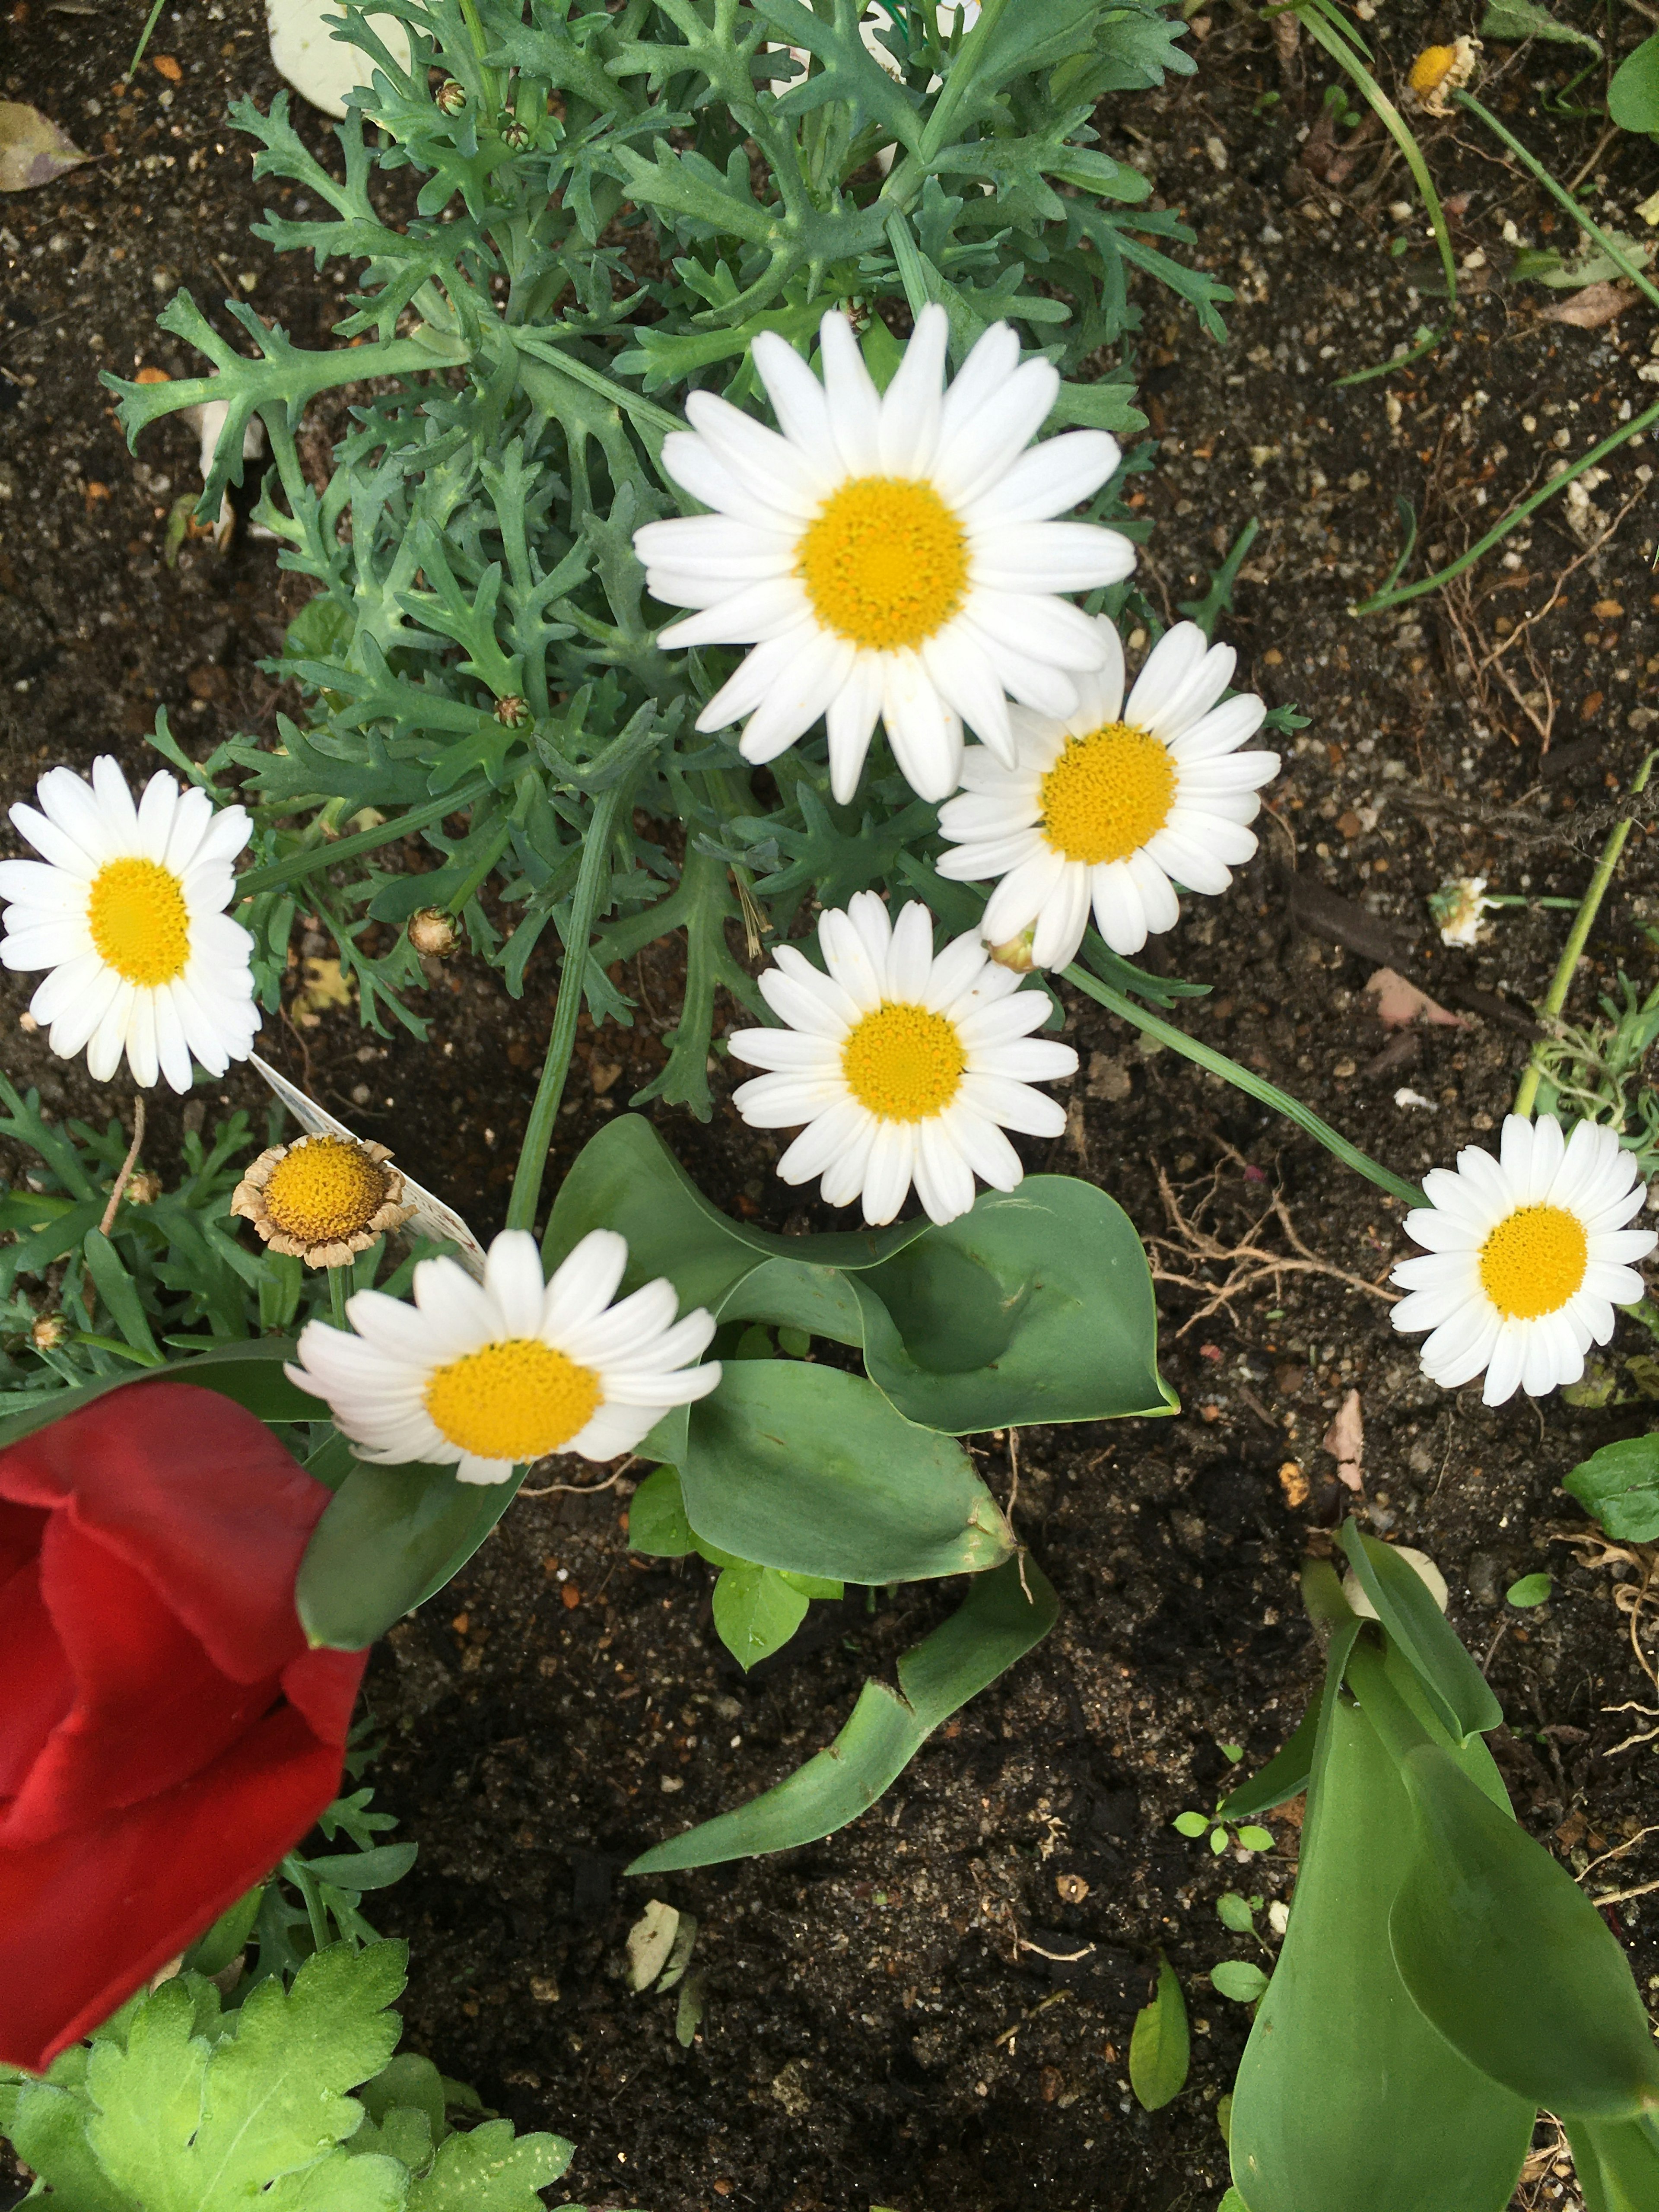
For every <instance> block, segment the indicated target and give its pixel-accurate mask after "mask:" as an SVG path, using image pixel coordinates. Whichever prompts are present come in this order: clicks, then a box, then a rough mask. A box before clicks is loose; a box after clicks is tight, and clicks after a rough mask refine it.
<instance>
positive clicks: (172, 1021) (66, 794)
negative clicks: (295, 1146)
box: [0, 754, 259, 1091]
mask: <svg viewBox="0 0 1659 2212" xmlns="http://www.w3.org/2000/svg"><path fill="white" fill-rule="evenodd" d="M36 796H37V797H38V798H39V799H40V806H41V810H42V811H40V812H36V811H35V810H34V809H33V807H29V806H21V805H19V806H14V807H13V808H12V810H11V818H12V821H13V823H15V826H16V827H17V828H18V829H20V830H21V832H22V834H23V835H24V836H26V837H27V838H28V839H29V840H30V842H32V843H33V845H34V847H35V848H36V850H37V851H38V852H40V853H41V854H43V855H44V860H43V861H39V862H37V861H33V860H24V861H9V862H7V863H5V864H4V865H3V866H0V899H4V900H6V901H7V902H9V903H8V904H7V907H6V914H5V928H6V934H5V938H4V940H3V942H0V963H3V964H4V965H5V966H6V967H8V968H12V969H26V970H27V969H40V968H45V969H48V970H49V971H50V972H49V973H48V974H47V975H46V979H45V981H43V982H42V983H41V984H40V987H39V988H38V989H37V990H36V992H35V994H34V997H33V1004H32V1011H33V1014H34V1018H35V1019H36V1020H37V1021H39V1022H41V1023H43V1024H46V1025H47V1027H48V1030H49V1038H48V1042H50V1044H51V1047H52V1050H53V1051H54V1052H55V1053H57V1054H59V1055H60V1057H62V1058H64V1059H69V1058H72V1057H73V1056H74V1055H75V1054H77V1053H79V1052H81V1051H83V1050H84V1051H85V1053H86V1054H87V1066H88V1072H89V1073H91V1075H92V1077H93V1079H94V1081H95V1082H100V1083H106V1082H108V1081H109V1080H110V1079H111V1078H112V1076H113V1075H114V1073H115V1071H116V1069H117V1068H118V1066H120V1063H121V1059H122V1056H123V1054H125V1057H126V1060H127V1063H128V1066H129V1068H130V1070H131V1074H132V1078H133V1080H134V1081H135V1082H136V1083H137V1084H138V1085H141V1086H144V1087H148V1086H149V1085H153V1084H155V1082H156V1081H158V1080H159V1079H162V1078H165V1079H166V1080H167V1083H168V1084H169V1085H170V1086H171V1087H172V1088H173V1090H174V1091H188V1090H189V1088H190V1086H191V1054H192V1053H193V1054H194V1055H195V1057H196V1058H197V1060H199V1061H200V1062H201V1063H202V1065H203V1066H204V1067H206V1068H207V1069H208V1070H209V1072H210V1073H213V1074H222V1073H223V1072H224V1070H225V1069H226V1067H228V1065H229V1063H230V1061H231V1060H243V1059H246V1056H247V1054H248V1053H249V1051H250V1050H251V1049H252V1042H253V1037H254V1035H255V1033H256V1031H257V1030H258V1025H259V1017H258V1009H257V1008H256V1007H255V1006H254V1003H253V986H252V975H251V973H250V970H249V964H248V963H249V957H250V954H251V951H252V939H250V937H249V936H248V934H247V932H246V930H245V929H243V928H242V927H240V925H239V924H238V923H236V922H234V921H231V920H230V918H229V916H228V915H227V914H226V913H225V912H224V911H223V909H224V908H225V907H226V906H228V903H229V902H230V900H231V899H232V897H233V896H234V891H235V880H234V876H233V875H232V872H231V869H230V865H229V864H230V860H231V859H232V858H233V857H234V854H236V853H238V852H239V851H240V849H241V848H242V846H243V845H244V844H245V843H246V841H247V836H248V827H249V825H248V817H247V815H246V811H245V810H244V809H243V808H241V807H240V806H234V807H227V808H225V809H224V810H223V811H222V813H219V814H216V813H215V811H214V809H213V805H212V802H211V801H210V799H209V798H208V797H207V795H206V793H204V792H201V791H197V790H195V789H191V790H188V791H184V792H181V791H180V790H179V786H178V784H177V782H176V781H174V779H173V777H172V776H171V775H167V774H165V773H158V774H156V775H153V776H152V777H151V778H150V780H149V783H148V784H147V785H146V786H145V787H144V792H143V799H142V801H141V803H140V804H139V805H136V806H135V805H134V804H133V799H132V794H131V792H130V791H129V790H128V788H127V785H126V781H125V777H124V776H123V775H122V773H121V770H120V768H119V767H118V764H117V763H116V762H115V761H114V760H113V759H112V757H110V756H109V755H107V754H100V756H99V757H98V758H97V759H96V760H95V761H94V763H93V772H92V781H91V783H90V784H89V785H88V783H86V782H84V781H82V778H81V777H79V776H78V775H74V774H73V773H72V772H71V771H70V769H65V768H57V769H50V770H48V772H47V773H46V775H44V776H42V777H41V779H40V783H39V785H38V787H37V789H36ZM210 973H211V974H213V975H216V977H217V981H216V985H215V987H214V988H213V989H212V990H211V991H210V992H204V987H203V985H204V978H205V977H206V975H209V974H210Z"/></svg>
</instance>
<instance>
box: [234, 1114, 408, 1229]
mask: <svg viewBox="0 0 1659 2212" xmlns="http://www.w3.org/2000/svg"><path fill="white" fill-rule="evenodd" d="M264 1203H265V1212H266V1215H267V1217H268V1218H270V1220H271V1221H273V1222H275V1223H276V1226H277V1228H278V1229H280V1230H281V1231H283V1234H284V1235H285V1236H289V1237H295V1238H297V1239H298V1240H299V1242H300V1243H302V1244H337V1243H343V1242H344V1241H345V1239H346V1238H348V1237H355V1236H356V1235H357V1233H358V1232H359V1231H361V1230H364V1229H367V1228H368V1225H369V1223H370V1222H371V1221H373V1219H374V1216H375V1215H376V1214H377V1213H378V1212H380V1208H381V1206H383V1205H384V1204H385V1203H386V1170H385V1169H384V1168H383V1167H381V1166H380V1164H378V1163H377V1162H376V1161H374V1160H372V1159H371V1158H369V1156H368V1153H367V1152H365V1151H364V1150H363V1148H362V1146H361V1145H354V1144H353V1143H352V1142H351V1141H350V1139H349V1138H346V1137H311V1138H307V1139H302V1140H301V1142H300V1143H299V1144H296V1145H294V1146H291V1147H290V1148H289V1151H288V1152H286V1153H285V1154H284V1155H283V1158H281V1159H280V1160H278V1161H277V1163H276V1166H275V1167H274V1168H273V1169H272V1170H271V1171H270V1181H269V1182H267V1183H266V1185H265V1189H264Z"/></svg>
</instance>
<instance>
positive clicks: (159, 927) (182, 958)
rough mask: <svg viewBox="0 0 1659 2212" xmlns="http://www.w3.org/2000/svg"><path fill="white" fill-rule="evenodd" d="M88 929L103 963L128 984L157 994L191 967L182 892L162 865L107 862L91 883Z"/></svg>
mask: <svg viewBox="0 0 1659 2212" xmlns="http://www.w3.org/2000/svg"><path fill="white" fill-rule="evenodd" d="M87 927H88V929H89V930H90V931H91V932H92V941H93V944H94V946H95V947H96V948H97V952H98V957H99V958H100V960H102V961H103V962H104V963H105V964H106V966H108V967H111V968H112V969H114V970H115V972H116V974H117V975H118V976H120V977H121V979H122V981H124V982H127V983H137V984H139V985H141V986H142V987H143V988H144V989H146V990H152V991H153V990H155V988H156V987H158V986H159V985H161V984H162V983H172V982H176V981H177V980H178V979H179V976H180V975H183V974H184V972H185V968H186V967H187V966H188V964H189V962H190V914H189V911H188V909H187V908H186V907H185V894H184V890H183V887H182V886H181V885H180V884H179V878H178V877H177V876H175V875H174V874H173V871H172V869H171V868H164V867H162V866H161V863H160V862H159V861H158V860H106V862H105V863H104V865H103V866H102V867H101V868H100V869H99V871H98V872H97V874H96V875H95V876H94V878H93V879H92V890H91V892H90V895H89V896H88V900H87Z"/></svg>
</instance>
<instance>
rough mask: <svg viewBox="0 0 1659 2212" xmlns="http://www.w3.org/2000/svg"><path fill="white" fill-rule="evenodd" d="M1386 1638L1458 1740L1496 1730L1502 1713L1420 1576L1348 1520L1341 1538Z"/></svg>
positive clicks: (1478, 1669) (1355, 1573)
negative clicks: (1484, 1731) (1413, 1669)
mask: <svg viewBox="0 0 1659 2212" xmlns="http://www.w3.org/2000/svg"><path fill="white" fill-rule="evenodd" d="M1339 1541H1340V1543H1341V1546H1342V1548H1343V1550H1344V1551H1345V1552H1346V1553H1347V1555H1348V1562H1349V1565H1351V1566H1352V1569H1353V1571H1354V1575H1355V1577H1356V1579H1357V1580H1358V1583H1359V1586H1360V1588H1361V1589H1363V1590H1364V1593H1365V1595H1366V1596H1367V1597H1368V1598H1370V1601H1371V1603H1372V1604H1373V1605H1374V1606H1375V1607H1376V1613H1377V1619H1378V1620H1380V1621H1381V1622H1382V1624H1383V1627H1384V1628H1385V1629H1386V1630H1387V1632H1388V1633H1389V1638H1390V1639H1391V1640H1392V1641H1393V1642H1394V1643H1395V1644H1398V1645H1399V1647H1400V1650H1401V1652H1402V1653H1403V1654H1404V1656H1406V1657H1407V1659H1408V1660H1409V1661H1410V1662H1411V1663H1412V1665H1413V1667H1414V1668H1416V1670H1417V1672H1418V1674H1419V1675H1420V1676H1421V1678H1422V1680H1423V1685H1424V1687H1425V1690H1426V1691H1427V1692H1428V1694H1429V1697H1430V1699H1431V1702H1432V1703H1433V1705H1434V1706H1435V1708H1436V1710H1437V1712H1438V1713H1439V1715H1440V1717H1441V1719H1442V1721H1443V1723H1444V1724H1445V1726H1446V1727H1447V1728H1448V1729H1450V1730H1451V1732H1452V1734H1453V1735H1454V1737H1455V1739H1457V1740H1458V1741H1462V1740H1464V1739H1466V1738H1468V1736H1471V1735H1475V1734H1476V1733H1477V1732H1479V1731H1481V1730H1484V1729H1493V1728H1497V1727H1498V1726H1499V1725H1500V1723H1502V1721H1503V1718H1504V1709H1503V1707H1502V1706H1501V1705H1499V1704H1498V1700H1497V1699H1496V1698H1495V1697H1494V1696H1493V1695H1492V1691H1491V1689H1490V1688H1489V1687H1488V1686H1487V1683H1486V1677H1485V1675H1484V1674H1482V1673H1481V1672H1480V1668H1478V1667H1477V1666H1476V1665H1475V1663H1474V1660H1473V1659H1471V1658H1470V1656H1469V1655H1468V1652H1467V1651H1466V1650H1464V1649H1463V1646H1462V1644H1461V1643H1460V1642H1459V1641H1458V1637H1457V1632H1456V1630H1455V1629H1454V1628H1453V1626H1451V1623H1450V1622H1449V1620H1447V1619H1446V1616H1445V1615H1444V1613H1442V1612H1441V1610H1440V1608H1439V1607H1438V1606H1437V1604H1436V1603H1435V1601H1434V1600H1433V1598H1432V1597H1431V1596H1430V1595H1429V1592H1428V1589H1427V1587H1426V1585H1425V1583H1424V1582H1423V1580H1422V1578H1421V1577H1420V1576H1419V1575H1416V1574H1414V1573H1413V1571H1412V1570H1411V1568H1410V1567H1408V1566H1407V1564H1406V1562H1405V1561H1404V1560H1403V1559H1397V1558H1396V1557H1395V1554H1394V1553H1393V1552H1392V1551H1391V1550H1390V1549H1389V1547H1388V1545H1386V1544H1383V1543H1380V1542H1379V1541H1377V1539H1376V1537H1374V1536H1367V1535H1364V1534H1362V1532H1361V1530H1360V1528H1359V1525H1358V1522H1356V1521H1353V1520H1352V1519H1350V1520H1349V1521H1347V1522H1346V1523H1345V1524H1344V1526H1343V1528H1342V1532H1341V1535H1340V1540H1339Z"/></svg>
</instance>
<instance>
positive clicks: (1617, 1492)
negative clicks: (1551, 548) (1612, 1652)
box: [1561, 38, 1659, 1544]
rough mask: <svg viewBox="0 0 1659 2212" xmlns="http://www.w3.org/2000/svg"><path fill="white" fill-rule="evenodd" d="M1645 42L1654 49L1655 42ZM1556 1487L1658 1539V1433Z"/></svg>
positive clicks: (1628, 1529) (1629, 1530) (1584, 1463)
mask: <svg viewBox="0 0 1659 2212" xmlns="http://www.w3.org/2000/svg"><path fill="white" fill-rule="evenodd" d="M1648 43H1649V45H1650V46H1656V47H1659V38H1654V39H1650V40H1649V41H1648ZM1561 1487H1562V1488H1563V1489H1564V1490H1568V1491H1571V1493H1572V1495H1573V1496H1574V1497H1575V1498H1577V1500H1578V1502H1579V1504H1581V1505H1582V1506H1583V1509H1584V1510H1585V1511H1586V1512H1587V1513H1589V1514H1592V1515H1593V1516H1595V1519H1596V1520H1598V1521H1599V1522H1601V1526H1602V1527H1603V1528H1605V1529H1606V1530H1607V1534H1608V1535H1609V1536H1611V1537H1612V1538H1613V1541H1614V1543H1616V1544H1650V1543H1652V1542H1653V1541H1654V1540H1655V1538H1656V1537H1659V1430H1655V1431H1650V1433H1649V1434H1648V1435H1647V1436H1644V1437H1624V1438H1623V1439H1622V1440H1621V1441H1620V1443H1615V1444H1603V1445H1602V1447H1601V1450H1600V1451H1598V1452H1592V1453H1591V1454H1590V1455H1589V1458H1588V1459H1587V1460H1581V1461H1580V1462H1579V1463H1578V1465H1577V1467H1576V1468H1574V1469H1573V1470H1572V1473H1571V1474H1570V1475H1568V1476H1567V1478H1566V1480H1565V1481H1564V1482H1563V1484H1562V1485H1561Z"/></svg>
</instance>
